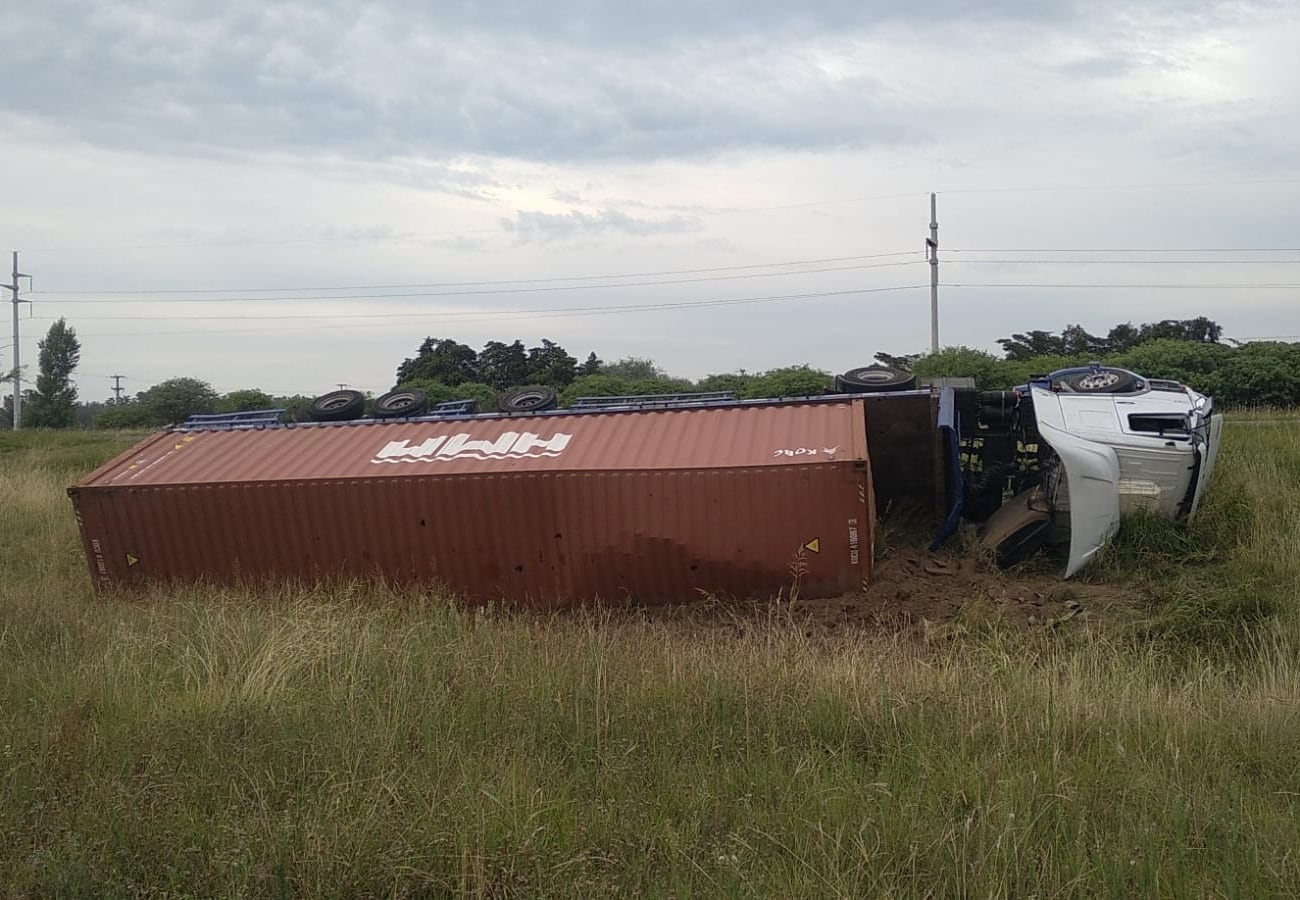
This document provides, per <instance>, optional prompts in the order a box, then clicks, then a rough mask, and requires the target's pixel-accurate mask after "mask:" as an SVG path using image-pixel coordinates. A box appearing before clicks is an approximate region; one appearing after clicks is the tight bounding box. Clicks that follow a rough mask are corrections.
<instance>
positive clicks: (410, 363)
mask: <svg viewBox="0 0 1300 900" xmlns="http://www.w3.org/2000/svg"><path fill="white" fill-rule="evenodd" d="M417 378H418V379H425V380H428V381H438V382H441V383H442V384H446V385H450V386H451V387H455V386H456V385H458V384H463V383H464V382H466V381H477V380H478V354H477V353H475V352H474V348H473V347H470V346H467V345H466V344H461V343H457V342H456V341H453V340H451V339H449V338H432V337H426V338H425V339H424V341H423V342H421V344H420V348H419V350H418V351H416V355H415V356H414V357H408V358H407V359H405V360H403V361H402V364H401V365H400V366H398V367H397V384H403V383H404V382H408V381H411V380H412V379H417Z"/></svg>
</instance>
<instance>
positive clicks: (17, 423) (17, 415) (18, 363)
mask: <svg viewBox="0 0 1300 900" xmlns="http://www.w3.org/2000/svg"><path fill="white" fill-rule="evenodd" d="M13 253H14V271H13V277H14V280H13V281H12V282H10V283H9V284H6V285H0V287H7V288H9V290H10V291H12V292H13V304H14V431H17V430H18V429H19V428H21V427H22V418H23V374H22V373H23V368H22V360H21V359H19V357H18V304H19V303H30V302H31V301H30V300H19V299H18V279H19V278H26V279H27V287H28V288H29V289H30V288H31V286H32V284H31V282H32V276H30V275H24V274H23V273H22V272H19V271H18V251H17V250H15V251H14V252H13Z"/></svg>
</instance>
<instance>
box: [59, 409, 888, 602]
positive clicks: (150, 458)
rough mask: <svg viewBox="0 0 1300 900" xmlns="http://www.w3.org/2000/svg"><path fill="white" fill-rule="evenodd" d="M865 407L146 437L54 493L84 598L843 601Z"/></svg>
mask: <svg viewBox="0 0 1300 900" xmlns="http://www.w3.org/2000/svg"><path fill="white" fill-rule="evenodd" d="M865 415H866V413H865V410H864V401H862V400H856V399H850V398H837V399H833V400H832V399H828V400H825V401H820V402H787V403H770V404H757V405H733V406H725V407H717V408H695V409H662V410H641V411H628V412H617V413H575V414H562V413H553V414H545V415H535V416H515V417H490V418H481V417H480V418H463V419H453V420H442V421H430V420H424V421H407V422H394V423H383V422H355V423H344V424H338V425H299V426H281V427H268V428H262V429H246V430H228V431H204V430H198V431H184V430H174V431H169V432H165V433H162V434H158V435H155V436H153V437H152V438H150V439H149V440H147V441H145V442H144V443H142V444H140V445H139V446H137V447H136V448H134V449H132V450H130V451H128V452H127V453H125V454H123V455H122V456H119V457H118V458H117V459H115V460H113V461H111V462H109V463H108V464H106V465H104V466H102V467H101V468H99V469H97V470H96V471H94V472H92V473H91V474H90V475H88V476H86V477H85V478H84V479H83V480H82V481H80V482H79V483H78V484H76V485H75V486H74V487H72V488H70V489H69V495H70V496H71V498H72V502H73V506H74V508H75V510H76V514H77V519H78V522H79V524H80V527H81V533H82V538H83V540H84V542H85V548H86V554H87V558H88V560H89V563H90V569H91V574H92V577H93V578H94V580H95V581H96V583H97V585H99V586H101V587H111V586H132V585H145V584H149V583H157V582H170V581H178V580H179V581H201V580H205V581H212V582H218V583H252V584H259V583H265V582H267V581H284V580H306V581H325V580H333V579H340V578H348V577H356V576H362V577H364V576H380V577H383V578H385V579H389V580H392V581H397V582H408V583H426V584H441V585H445V586H446V587H448V588H450V589H451V590H452V591H454V592H455V593H456V594H458V595H460V596H461V597H463V598H465V599H466V600H468V601H471V602H486V601H494V600H506V601H509V602H514V603H520V604H525V605H532V606H556V605H564V604H569V603H574V602H582V601H589V600H596V599H603V600H607V601H609V600H613V601H621V600H624V599H629V598H630V599H632V600H634V601H637V602H642V603H654V602H671V601H681V600H687V599H691V598H694V597H697V596H699V595H700V594H701V593H717V594H724V595H733V596H748V595H764V594H768V595H770V594H772V593H774V592H776V591H778V590H781V589H789V588H790V587H791V586H792V585H794V584H795V583H797V584H798V589H799V591H800V592H801V594H802V595H803V596H829V595H834V594H839V593H844V592H846V591H851V590H856V589H858V588H860V587H861V585H862V584H863V583H864V582H865V581H866V580H867V578H868V577H869V576H870V572H871V562H872V546H873V527H874V520H875V515H874V498H873V491H872V483H871V470H870V466H869V464H868V457H867V429H866V421H865Z"/></svg>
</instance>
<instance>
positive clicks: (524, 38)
mask: <svg viewBox="0 0 1300 900" xmlns="http://www.w3.org/2000/svg"><path fill="white" fill-rule="evenodd" d="M1108 8H1109V9H1111V10H1112V11H1113V10H1123V9H1124V5H1123V4H1119V3H1118V2H1114V3H1106V2H1103V3H1092V4H1082V3H1079V4H1043V3H1037V2H1029V0H1023V2H1016V3H1003V4H997V5H994V6H992V7H990V6H989V5H987V4H983V3H976V2H968V0H946V2H939V3H938V5H937V6H933V5H932V6H930V7H925V8H922V7H918V6H916V5H915V4H912V3H904V2H902V0H887V2H883V3H873V4H864V3H861V2H860V0H857V2H853V0H821V2H815V3H811V4H799V5H792V4H788V3H785V2H777V0H758V2H742V0H725V2H719V3H705V4H701V3H698V2H695V0H691V2H686V0H663V2H650V0H637V2H632V3H627V4H607V3H595V2H556V3H551V4H536V3H532V2H524V0H498V2H494V3H486V4H485V3H479V2H475V3H470V2H468V0H466V2H460V3H450V4H435V5H433V6H430V5H429V4H425V3H415V2H409V3H408V2H400V0H394V2H390V3H387V4H385V5H383V6H370V5H366V6H358V5H356V4H352V3H343V2H336V3H333V4H329V3H321V4H312V5H306V4H278V5H269V6H267V5H263V4H260V3H258V4H253V3H251V2H244V3H240V2H237V0H236V2H233V3H230V4H219V5H216V6H213V5H209V4H202V3H185V2H170V3H169V2H154V3H148V4H136V3H131V4H125V3H117V4H114V3H111V2H109V3H103V4H98V5H95V6H93V7H91V8H90V12H89V13H87V12H86V10H85V8H83V7H82V6H81V5H79V4H58V3H52V4H47V5H36V4H32V5H30V6H29V7H28V8H27V9H25V10H21V11H18V12H17V14H16V15H11V21H10V25H9V27H10V28H11V36H12V37H11V40H10V42H9V46H10V47H11V48H15V51H14V52H11V53H10V54H8V55H6V57H5V61H4V62H2V63H0V77H5V79H6V81H8V82H10V83H21V84H24V85H25V86H26V89H25V90H22V91H10V92H7V93H6V94H5V96H4V98H3V99H0V108H2V109H4V110H5V111H6V112H8V113H11V114H17V115H19V116H22V117H26V118H28V119H31V120H35V121H39V122H41V123H43V124H53V125H55V126H57V127H59V128H61V129H63V130H64V131H65V132H67V133H71V134H73V135H76V136H79V137H80V138H82V139H84V140H87V141H91V142H93V143H97V144H101V145H107V146H117V147H130V148H133V149H142V148H148V149H152V150H155V151H162V152H168V153H202V154H220V153H223V152H234V153H245V154H247V153H254V154H257V153H272V152H292V153H321V154H325V155H328V154H339V155H342V156H344V157H348V158H355V159H366V160H392V159H394V158H401V157H406V158H412V159H415V158H425V159H428V158H435V159H436V158H447V157H451V156H456V155H463V154H469V155H483V156H501V157H513V158H518V159H527V160H550V161H581V160H638V159H641V160H653V159H664V158H673V157H682V156H700V155H710V154H716V153H719V152H726V151H730V150H737V149H746V148H759V149H765V150H771V149H776V150H805V149H807V150H818V149H826V148H834V147H848V146H867V145H873V144H874V145H880V144H884V145H897V144H917V143H925V142H927V141H931V140H934V139H936V138H937V137H939V136H941V135H942V134H943V133H944V132H943V129H944V128H945V127H948V128H951V127H953V125H954V124H960V123H961V121H962V118H963V117H962V115H961V113H962V110H961V109H960V108H959V107H957V106H956V105H955V104H954V105H952V106H949V105H947V104H945V102H944V100H943V99H942V98H938V97H935V96H920V97H918V96H915V95H914V93H909V91H908V90H907V89H903V88H901V87H899V86H898V85H897V84H895V83H893V82H889V81H885V80H882V79H881V78H880V77H877V76H875V75H873V74H871V73H872V71H873V69H875V68H876V65H875V62H876V61H875V60H874V59H873V52H874V51H873V50H872V48H871V45H870V44H866V45H864V44H863V43H862V41H863V39H864V38H867V37H870V36H871V35H875V34H878V33H886V37H885V39H886V40H891V39H893V38H896V37H898V36H899V34H900V32H899V31H898V30H899V29H903V32H902V34H903V36H905V37H908V36H910V38H911V39H918V40H919V36H920V35H923V34H927V33H929V32H927V31H925V23H926V22H929V21H936V22H939V23H943V24H942V25H941V30H940V32H939V34H940V36H941V38H942V39H945V40H951V41H954V42H961V45H964V46H963V49H968V48H969V47H970V46H978V45H979V42H980V41H981V40H983V39H987V37H988V36H989V35H1000V34H1001V35H1011V36H1014V35H1016V34H1017V29H1024V28H1038V27H1054V26H1059V25H1061V24H1062V23H1064V22H1067V21H1072V20H1074V18H1075V17H1076V16H1077V15H1078V14H1079V12H1080V10H1084V9H1086V10H1089V11H1091V13H1092V14H1093V15H1098V14H1099V13H1104V12H1105V11H1106V10H1107V9H1108ZM1218 9H1219V7H1218V6H1217V5H1215V4H1213V3H1194V2H1191V0H1184V2H1170V3H1166V4H1164V8H1162V9H1161V10H1159V11H1158V12H1159V15H1160V16H1161V17H1173V16H1178V17H1180V18H1178V19H1172V18H1171V19H1168V20H1167V21H1182V22H1196V21H1201V20H1203V19H1205V18H1206V17H1208V16H1215V15H1218V12H1217V10H1218ZM1234 9H1241V7H1234ZM1153 15H1154V13H1153ZM1168 27H1171V28H1172V27H1173V26H1168ZM882 30H883V32H882ZM954 46H955V48H956V46H957V45H954ZM828 60H830V64H829V65H828ZM836 60H839V61H840V62H847V64H846V65H842V66H839V69H840V70H839V71H836V65H835V61H836ZM1131 65H1132V62H1131V60H1129V59H1127V58H1126V57H1125V56H1123V55H1114V54H1112V55H1095V56H1091V57H1085V58H1083V59H1080V60H1077V61H1074V62H1070V63H1066V64H1064V65H1062V66H1061V67H1060V71H1061V73H1062V74H1063V76H1064V77H1067V78H1076V77H1097V76H1099V75H1116V74H1122V73H1124V72H1126V71H1128V70H1129V67H1130V66H1131ZM1031 74H1032V73H1031ZM926 77H927V73H926V72H925V71H923V70H921V69H920V68H919V64H918V70H917V71H916V73H915V76H914V79H915V82H916V83H924V81H925V79H926ZM923 111H924V112H928V113H930V115H922V114H920V113H922V112H923ZM939 116H943V121H940V120H939V118H938V117H939ZM965 118H966V121H972V120H973V119H974V118H975V117H974V116H973V115H969V114H968V115H967V116H966V117H965ZM398 168H400V167H398ZM451 174H452V173H450V172H446V171H444V172H442V173H438V172H430V171H424V172H417V173H414V174H409V175H402V174H399V173H398V171H397V170H396V168H395V170H394V172H393V173H392V175H393V177H394V178H397V179H401V178H403V177H407V178H415V179H420V180H422V181H423V183H424V184H425V185H426V186H429V187H432V188H435V189H438V190H449V191H452V192H460V193H461V195H463V196H473V195H475V193H476V192H478V191H481V190H482V187H483V186H482V185H477V184H468V185H467V184H464V183H457V181H456V180H455V179H454V178H452V177H450V176H451Z"/></svg>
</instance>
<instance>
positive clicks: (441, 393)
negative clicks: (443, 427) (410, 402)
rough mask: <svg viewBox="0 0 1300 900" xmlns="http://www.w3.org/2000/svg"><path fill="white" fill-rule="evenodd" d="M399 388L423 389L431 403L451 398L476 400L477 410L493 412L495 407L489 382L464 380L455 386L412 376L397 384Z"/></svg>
mask: <svg viewBox="0 0 1300 900" xmlns="http://www.w3.org/2000/svg"><path fill="white" fill-rule="evenodd" d="M397 387H399V388H416V389H418V390H421V391H424V393H425V394H427V395H428V397H429V403H430V404H431V405H437V404H439V403H446V402H448V401H451V400H477V401H478V409H479V412H495V411H496V408H497V391H496V389H495V388H493V387H492V386H491V385H489V384H483V383H482V382H479V381H465V382H462V383H460V384H458V385H456V386H455V387H452V386H450V385H446V384H443V383H442V382H441V381H431V380H429V379H427V378H413V379H411V380H410V381H404V382H402V383H401V384H399V385H398V386H397Z"/></svg>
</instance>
